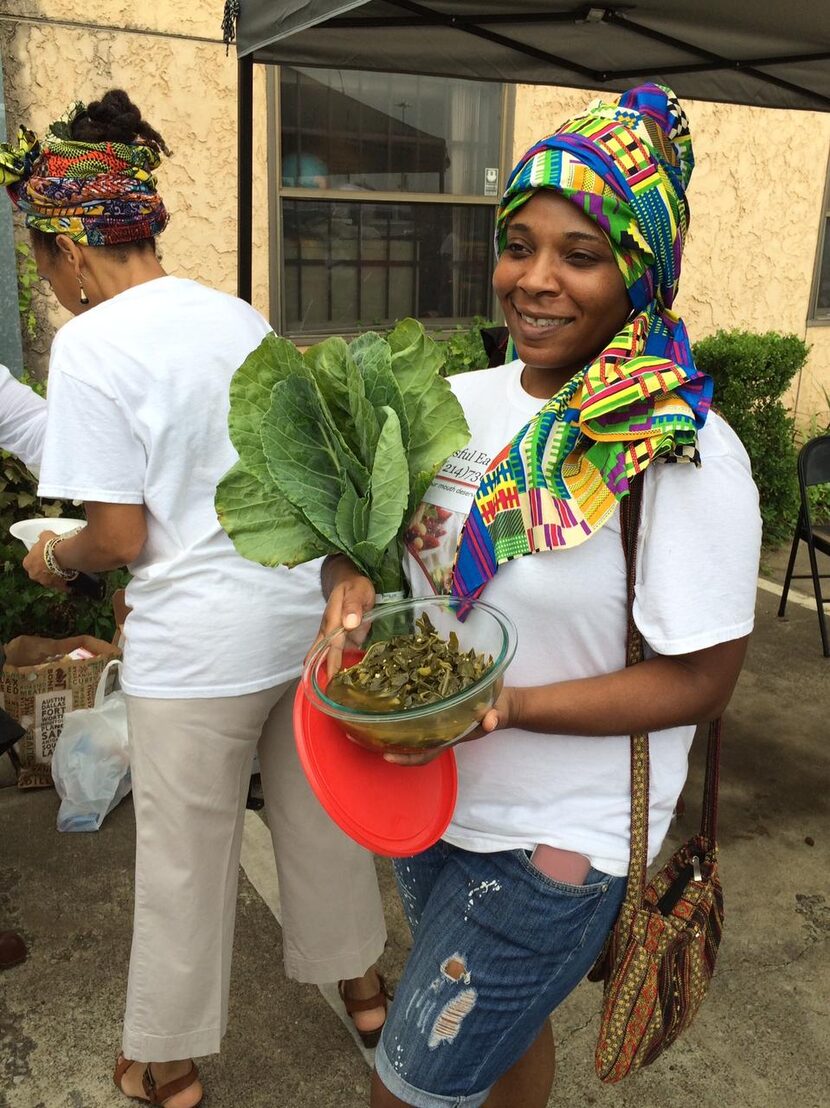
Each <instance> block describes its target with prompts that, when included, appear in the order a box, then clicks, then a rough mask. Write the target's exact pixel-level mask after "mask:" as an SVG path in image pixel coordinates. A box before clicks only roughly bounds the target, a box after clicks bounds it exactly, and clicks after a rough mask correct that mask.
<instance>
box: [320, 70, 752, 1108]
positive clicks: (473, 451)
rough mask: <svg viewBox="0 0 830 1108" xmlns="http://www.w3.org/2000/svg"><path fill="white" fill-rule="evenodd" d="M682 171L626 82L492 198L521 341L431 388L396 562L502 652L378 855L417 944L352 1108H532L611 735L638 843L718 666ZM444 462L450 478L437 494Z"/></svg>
mask: <svg viewBox="0 0 830 1108" xmlns="http://www.w3.org/2000/svg"><path fill="white" fill-rule="evenodd" d="M692 165H693V159H692V151H691V137H690V134H689V128H688V122H687V120H686V117H685V114H684V113H683V111H682V109H681V107H680V105H679V104H678V103H677V101H676V99H675V98H674V96H673V94H672V93H671V92H670V91H669V90H667V89H663V88H660V87H658V86H655V85H645V86H641V87H639V88H636V89H632V90H631V91H629V92H627V93H625V94H624V95H623V96H622V97H620V99H619V101H614V102H612V103H598V104H595V105H593V106H592V107H591V108H589V109H587V110H586V111H585V112H584V113H583V114H581V115H580V116H578V117H576V118H575V119H572V120H568V121H567V122H566V123H565V124H563V125H562V127H560V128H559V130H558V131H557V132H556V133H554V134H553V135H550V136H548V137H547V138H545V139H542V140H541V141H540V142H539V143H537V144H536V145H535V146H533V147H532V148H531V149H530V150H529V151H528V152H527V153H526V154H525V155H524V157H523V158H522V159H521V160H520V162H519V164H518V165H517V166H516V168H515V169H514V171H513V173H512V174H511V177H510V180H509V182H508V186H507V190H506V192H505V194H504V196H503V197H502V202H501V205H500V206H499V209H498V215H497V226H496V250H497V254H498V262H497V265H496V268H495V273H494V276H493V284H494V287H495V290H496V292H497V293H498V296H499V298H500V300H501V303H502V307H503V309H504V313H505V318H506V320H507V324H508V327H509V329H510V333H511V337H512V342H513V344H514V347H515V350H516V352H517V354H518V357H517V358H515V359H514V360H512V361H510V362H509V363H508V364H507V365H504V366H499V367H497V368H494V369H487V370H481V371H479V372H474V373H467V374H462V375H460V376H458V377H453V378H451V379H450V384H451V386H452V388H453V391H454V392H455V394H456V396H457V397H458V399H459V400H460V402H461V406H462V408H463V409H464V414H465V416H466V418H467V422H468V424H469V427H470V431H471V439H470V443H469V444H468V446H467V447H466V448H465V450H464V458H463V459H462V458H460V457H459V456H456V457H454V458H451V459H450V460H449V462H448V463H447V465H446V466H445V468H444V470H442V472H441V473H440V474H439V475H438V477H437V478H436V480H435V482H433V485H432V487H431V488H430V489H429V490H428V491H427V493H426V495H425V497H424V505H422V506H421V508H419V509H418V514H416V519H423V518H427V516H428V513H429V512H435V511H440V512H441V524H440V530H439V532H438V533H437V535H436V538H437V544H436V546H435V547H434V548H431V549H430V550H429V551H427V550H426V548H425V545H424V544H423V543H420V539H419V538H416V537H415V536H416V535H418V534H419V529H418V528H416V527H414V526H413V527H411V528H410V535H409V537H408V548H407V555H406V560H405V570H406V572H407V576H408V578H409V581H410V585H411V590H412V593H413V595H414V596H421V597H422V596H425V595H429V594H430V593H432V592H433V591H435V584H434V583H435V582H440V584H441V585H442V586H444V587H446V588H447V589H448V590H449V589H451V591H452V593H453V595H454V596H455V597H456V598H457V599H458V601H459V602H460V604H461V606H462V608H463V607H464V606H465V605H466V604H468V602H469V601H470V600H471V599H473V598H477V597H479V596H480V595H481V594H482V592H484V590H485V589H486V600H487V601H488V602H489V603H492V604H493V605H495V606H496V607H497V608H499V609H501V610H502V611H503V612H505V613H506V614H507V615H508V616H510V618H511V619H512V620H513V622H514V623H515V624H516V627H517V629H518V647H517V650H516V654H515V657H514V660H513V662H512V663H511V665H510V666H509V667H508V669H507V671H506V674H505V687H504V689H503V691H502V693H501V695H500V696H499V698H498V699H497V700H496V702H495V704H494V706H493V708H492V709H490V710H489V711H487V712H486V714H484V716H483V719H482V721H481V726H480V727H479V728H478V729H477V730H476V731H474V732H473V733H472V734H471V735H469V736H467V739H468V740H471V741H465V742H464V743H463V744H462V745H460V746H458V747H457V748H456V756H457V760H458V775H459V791H458V801H457V804H456V809H455V812H454V814H453V818H452V821H451V822H450V825H449V827H448V828H447V830H446V832H445V834H444V838H443V840H442V841H441V842H439V843H437V844H436V845H435V846H434V847H432V848H431V849H429V850H427V851H425V852H424V853H422V854H418V855H415V856H413V857H409V858H404V859H400V860H399V861H398V862H396V875H397V878H398V884H399V887H400V890H401V896H402V901H403V904H404V907H405V910H406V913H407V916H408V918H409V920H410V923H411V926H412V930H413V935H414V947H413V951H412V954H411V956H410V960H409V962H408V963H407V966H406V969H405V971H404V976H403V979H402V981H401V982H400V983H399V985H398V988H397V989H396V993H395V1002H394V1004H393V1006H392V1009H391V1012H390V1018H389V1020H388V1022H387V1024H386V1026H385V1027H384V1031H383V1035H382V1037H381V1041H380V1044H379V1046H378V1049H377V1052H376V1055H375V1077H374V1084H373V1088H372V1105H373V1108H398V1106H399V1105H417V1106H418V1108H440V1106H441V1105H446V1104H449V1103H452V1104H454V1105H456V1106H458V1108H479V1106H480V1105H483V1104H484V1103H485V1102H486V1104H487V1108H515V1106H516V1105H522V1108H544V1106H545V1105H546V1104H547V1103H548V1097H549V1094H550V1089H551V1083H552V1081H553V1071H554V1064H553V1042H552V1037H551V1031H550V1024H549V1022H548V1018H547V1017H548V1015H549V1013H550V1012H551V1011H553V1009H554V1008H556V1007H557V1006H558V1005H559V1004H560V1003H561V1002H562V1001H563V1000H564V998H565V997H566V996H567V995H568V993H569V992H570V991H571V990H572V989H573V988H574V987H575V986H576V984H577V983H578V981H579V980H580V978H581V977H583V976H584V974H585V973H586V972H587V971H588V969H589V968H590V967H591V964H592V963H593V961H594V959H595V957H596V955H597V954H598V953H599V951H600V949H601V948H602V946H603V943H604V942H605V939H606V936H607V935H608V932H609V930H610V928H611V927H612V926H613V924H614V920H615V917H616V915H617V912H618V909H619V906H620V903H621V901H622V898H623V895H624V892H625V888H626V879H627V874H628V867H629V858H630V851H631V833H630V810H631V792H630V780H631V756H630V749H631V746H630V738H629V736H630V735H631V734H633V733H641V732H643V731H650V732H652V742H651V745H650V757H651V774H652V776H651V789H650V794H649V815H648V826H649V841H648V855H649V858H650V859H651V858H653V857H654V856H655V855H656V853H657V852H658V851H659V849H660V847H661V844H662V841H663V838H664V836H665V834H666V830H667V828H668V825H669V820H670V818H671V813H672V810H673V808H674V806H675V804H676V801H677V797H678V795H679V793H680V790H681V789H682V787H683V784H684V781H685V778H686V772H687V766H688V753H689V748H690V745H691V742H692V738H693V736H694V732H695V725H696V723H697V722H698V721H699V720H705V719H708V718H712V717H715V716H717V715H719V714H720V713H721V712H722V711H723V709H724V707H725V705H726V703H727V701H728V700H729V697H730V695H731V692H732V688H733V686H734V683H735V681H736V679H737V676H738V672H739V670H740V667H741V663H742V660H743V656H744V651H745V648H746V638H747V636H748V634H749V632H750V630H751V628H752V624H753V615H754V607H755V579H756V571H757V566H758V554H759V545H760V519H759V514H758V497H757V492H756V490H755V487H754V485H753V482H752V477H751V474H750V471H749V463H748V459H747V457H746V453H745V451H744V450H743V447H742V446H741V444H740V442H739V441H738V439H737V437H736V436H735V435H734V433H733V432H732V431H731V430H730V428H729V427H728V426H727V425H726V424H725V423H724V421H723V420H722V419H720V418H719V417H718V416H717V415H715V414H714V413H711V412H710V411H709V403H710V399H711V394H712V387H711V382H710V380H709V379H708V378H707V377H706V375H705V374H703V373H701V372H700V371H699V370H698V369H697V367H696V366H695V364H694V359H693V357H692V354H691V349H690V347H689V341H688V337H687V335H686V331H685V327H684V326H683V323H682V321H681V320H680V319H679V317H678V316H676V315H675V314H674V313H673V312H671V311H670V310H669V309H670V308H671V305H672V303H673V300H674V297H675V293H676V290H677V283H678V278H679V272H680V261H681V256H682V248H683V240H684V237H685V233H686V228H687V225H688V208H687V205H686V199H685V192H686V186H687V184H688V181H689V177H690V175H691V170H692ZM472 459H475V466H473V465H472V464H471V460H472ZM661 462H662V463H668V462H670V463H673V464H658V463H661ZM683 463H685V464H683ZM462 464H463V465H464V467H465V469H464V472H465V475H467V477H468V479H467V480H466V481H464V482H455V483H452V482H451V481H450V480H449V479H448V478H450V477H451V475H452V473H454V472H456V471H457V467H458V466H459V465H462ZM462 485H463V488H462V487H461V486H462ZM638 486H639V491H640V492H641V494H642V504H643V508H642V522H641V530H640V550H639V556H638V559H637V575H636V587H635V590H634V593H635V595H634V598H633V604H632V608H631V610H632V616H633V619H634V621H635V623H636V627H637V630H638V631H639V633H640V635H641V636H642V638H643V639H644V640H645V641H646V643H647V647H648V649H647V654H648V658H647V660H646V661H643V662H642V663H640V664H638V665H633V666H629V667H626V666H625V661H626V650H625V643H626V632H627V627H628V610H629V605H628V590H627V577H626V559H625V557H624V554H623V548H622V542H621V522H620V516H621V511H620V507H621V503H622V502H624V501H625V500H626V498H628V497H629V496H630V494H631V492H632V490H633V489H635V488H637V487H638ZM629 503H630V501H629ZM327 580H328V584H329V587H330V598H329V604H328V607H327V610H326V617H325V620H324V630H332V629H334V628H335V627H337V626H339V625H340V624H341V623H342V624H344V625H345V626H347V627H349V626H355V625H356V624H357V623H359V621H360V618H361V615H362V611H363V609H364V608H365V607H367V606H368V605H370V604H371V603H372V600H373V591H372V588H371V585H370V584H369V582H368V581H367V580H366V579H365V578H361V577H359V576H358V575H357V574H356V572H355V571H354V569H353V567H352V568H350V567H349V566H348V563H346V562H345V559H340V560H339V561H337V562H335V563H333V564H331V565H329V567H328V573H327ZM473 618H474V613H473V614H471V616H470V619H471V620H472V619H473ZM385 756H386V757H387V758H390V759H392V760H395V761H398V762H416V761H423V760H425V759H424V756H421V755H394V754H387V755H385ZM450 967H451V970H452V972H450ZM456 971H457V972H456ZM413 1013H415V1014H416V1015H417V1019H415V1018H413V1015H412V1014H413Z"/></svg>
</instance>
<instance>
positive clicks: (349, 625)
mask: <svg viewBox="0 0 830 1108" xmlns="http://www.w3.org/2000/svg"><path fill="white" fill-rule="evenodd" d="M359 623H360V616H359V615H358V614H357V612H349V614H348V615H347V616H344V617H343V626H344V627H345V628H346V630H347V631H354V629H355V627H357V625H358V624H359Z"/></svg>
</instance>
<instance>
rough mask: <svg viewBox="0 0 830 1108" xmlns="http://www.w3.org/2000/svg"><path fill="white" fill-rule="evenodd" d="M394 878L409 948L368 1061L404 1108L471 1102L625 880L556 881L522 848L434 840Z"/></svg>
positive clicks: (591, 942) (582, 955) (562, 979)
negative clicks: (492, 849)
mask: <svg viewBox="0 0 830 1108" xmlns="http://www.w3.org/2000/svg"><path fill="white" fill-rule="evenodd" d="M395 873H396V876H397V879H398V887H399V890H400V894H401V899H402V901H403V905H404V909H405V911H406V914H407V917H408V919H409V925H410V927H411V929H412V934H413V937H414V946H413V949H412V953H411V954H410V956H409V961H408V962H407V964H406V968H405V970H404V974H403V978H402V979H401V982H400V984H399V985H398V987H397V989H396V990H395V1000H394V1002H393V1004H392V1007H391V1009H390V1012H389V1018H388V1019H387V1021H386V1025H385V1026H384V1029H383V1035H382V1036H381V1040H380V1043H379V1045H378V1048H377V1051H376V1052H375V1068H376V1070H377V1072H378V1076H379V1077H380V1079H381V1081H382V1082H383V1084H384V1085H385V1086H386V1088H387V1089H388V1090H389V1091H390V1092H391V1093H394V1095H395V1096H397V1097H398V1098H399V1099H400V1100H402V1101H403V1102H404V1103H405V1104H410V1105H413V1106H415V1108H448V1106H450V1108H478V1106H479V1105H481V1104H483V1103H484V1101H485V1100H486V1099H487V1095H488V1093H489V1091H490V1088H491V1087H492V1086H493V1085H494V1084H495V1082H496V1081H497V1080H498V1079H499V1077H501V1076H502V1074H504V1073H506V1072H507V1070H509V1069H510V1067H511V1066H512V1065H513V1064H514V1063H515V1062H516V1061H517V1060H518V1059H519V1058H520V1057H521V1056H522V1055H523V1054H524V1052H525V1051H526V1050H527V1049H528V1047H529V1046H530V1045H531V1044H532V1043H533V1042H534V1040H535V1039H536V1037H537V1035H538V1034H539V1032H540V1030H541V1029H542V1027H543V1026H544V1022H545V1020H546V1019H547V1018H548V1016H549V1015H550V1013H551V1012H552V1011H553V1010H554V1008H556V1007H557V1006H558V1005H559V1004H561V1002H562V1001H563V1000H564V999H565V997H566V996H567V995H568V994H569V993H570V992H571V991H572V990H573V989H574V988H575V987H576V985H577V984H578V983H579V982H580V981H581V980H582V978H583V977H584V976H585V974H586V973H587V972H588V970H589V969H590V968H591V966H592V964H593V962H594V961H595V959H596V957H597V955H598V954H599V952H600V950H601V949H602V946H603V943H604V942H605V938H606V936H607V935H608V932H609V931H610V929H611V927H612V926H613V924H614V921H615V919H616V917H617V913H618V912H619V908H620V904H621V903H622V899H623V896H624V894H625V885H626V879H625V878H624V877H612V876H611V875H609V874H607V873H601V872H600V871H599V870H595V869H591V870H589V871H588V875H587V877H586V882H585V884H584V885H568V884H565V883H564V882H561V881H556V880H554V879H553V878H550V877H547V876H546V875H545V874H543V873H540V872H539V870H537V869H536V868H535V866H533V865H532V863H531V861H530V858H529V857H528V855H527V852H526V851H524V850H508V851H501V852H499V853H495V854H473V853H471V852H470V851H468V850H461V849H459V848H458V847H454V846H450V845H449V843H445V842H439V843H436V845H435V846H433V847H431V848H430V849H429V850H426V851H424V852H423V853H422V854H417V855H415V856H413V857H411V858H401V859H398V860H396V861H395Z"/></svg>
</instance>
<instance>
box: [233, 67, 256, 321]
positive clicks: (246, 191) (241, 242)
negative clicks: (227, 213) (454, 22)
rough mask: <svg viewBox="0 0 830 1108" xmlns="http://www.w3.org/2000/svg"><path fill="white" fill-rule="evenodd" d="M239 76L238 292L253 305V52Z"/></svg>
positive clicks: (240, 70)
mask: <svg viewBox="0 0 830 1108" xmlns="http://www.w3.org/2000/svg"><path fill="white" fill-rule="evenodd" d="M237 77H238V103H237V128H238V133H237V144H238V145H237V175H238V177H237V183H238V195H237V221H236V235H237V239H236V293H237V296H239V297H240V299H242V300H247V301H248V303H249V304H250V302H251V294H252V291H253V255H252V240H253V209H254V62H253V58H252V57H251V56H250V55H247V56H246V57H244V58H240V59H239V61H238V63H237Z"/></svg>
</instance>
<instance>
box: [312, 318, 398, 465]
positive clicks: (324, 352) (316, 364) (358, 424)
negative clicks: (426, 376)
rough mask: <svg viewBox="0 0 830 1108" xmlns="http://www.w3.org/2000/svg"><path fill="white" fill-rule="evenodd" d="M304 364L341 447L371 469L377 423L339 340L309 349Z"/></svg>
mask: <svg viewBox="0 0 830 1108" xmlns="http://www.w3.org/2000/svg"><path fill="white" fill-rule="evenodd" d="M303 360H304V362H305V364H306V366H307V367H308V369H309V371H310V372H311V375H312V377H313V378H314V380H315V381H316V383H317V387H318V388H319V390H320V393H321V395H322V397H323V399H324V401H325V402H326V405H327V407H328V409H329V412H330V413H331V417H332V423H333V425H334V427H336V428H337V430H338V432H339V433H340V436H341V438H342V439H343V442H344V445H345V446H346V447H347V448H348V449H349V450H350V451H351V452H352V454H354V456H355V457H356V458H358V459H359V460H360V462H361V463H362V464H363V465H364V466H365V467H366V469H371V467H372V459H373V458H374V456H375V447H376V445H377V441H378V435H379V434H380V423H379V420H378V416H377V414H376V412H375V407H374V406H373V405H372V404H371V403H370V402H369V400H368V399H367V397H366V390H365V386H364V382H363V377H362V375H361V372H360V369H359V367H358V365H357V363H356V362H355V361H354V359H353V358H352V356H351V354H350V352H349V347H348V346H347V345H346V343H345V342H344V341H343V339H341V338H329V339H325V340H324V341H323V342H320V343H317V344H316V345H315V346H311V347H309V349H308V350H306V352H305V354H304V355H303Z"/></svg>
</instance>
